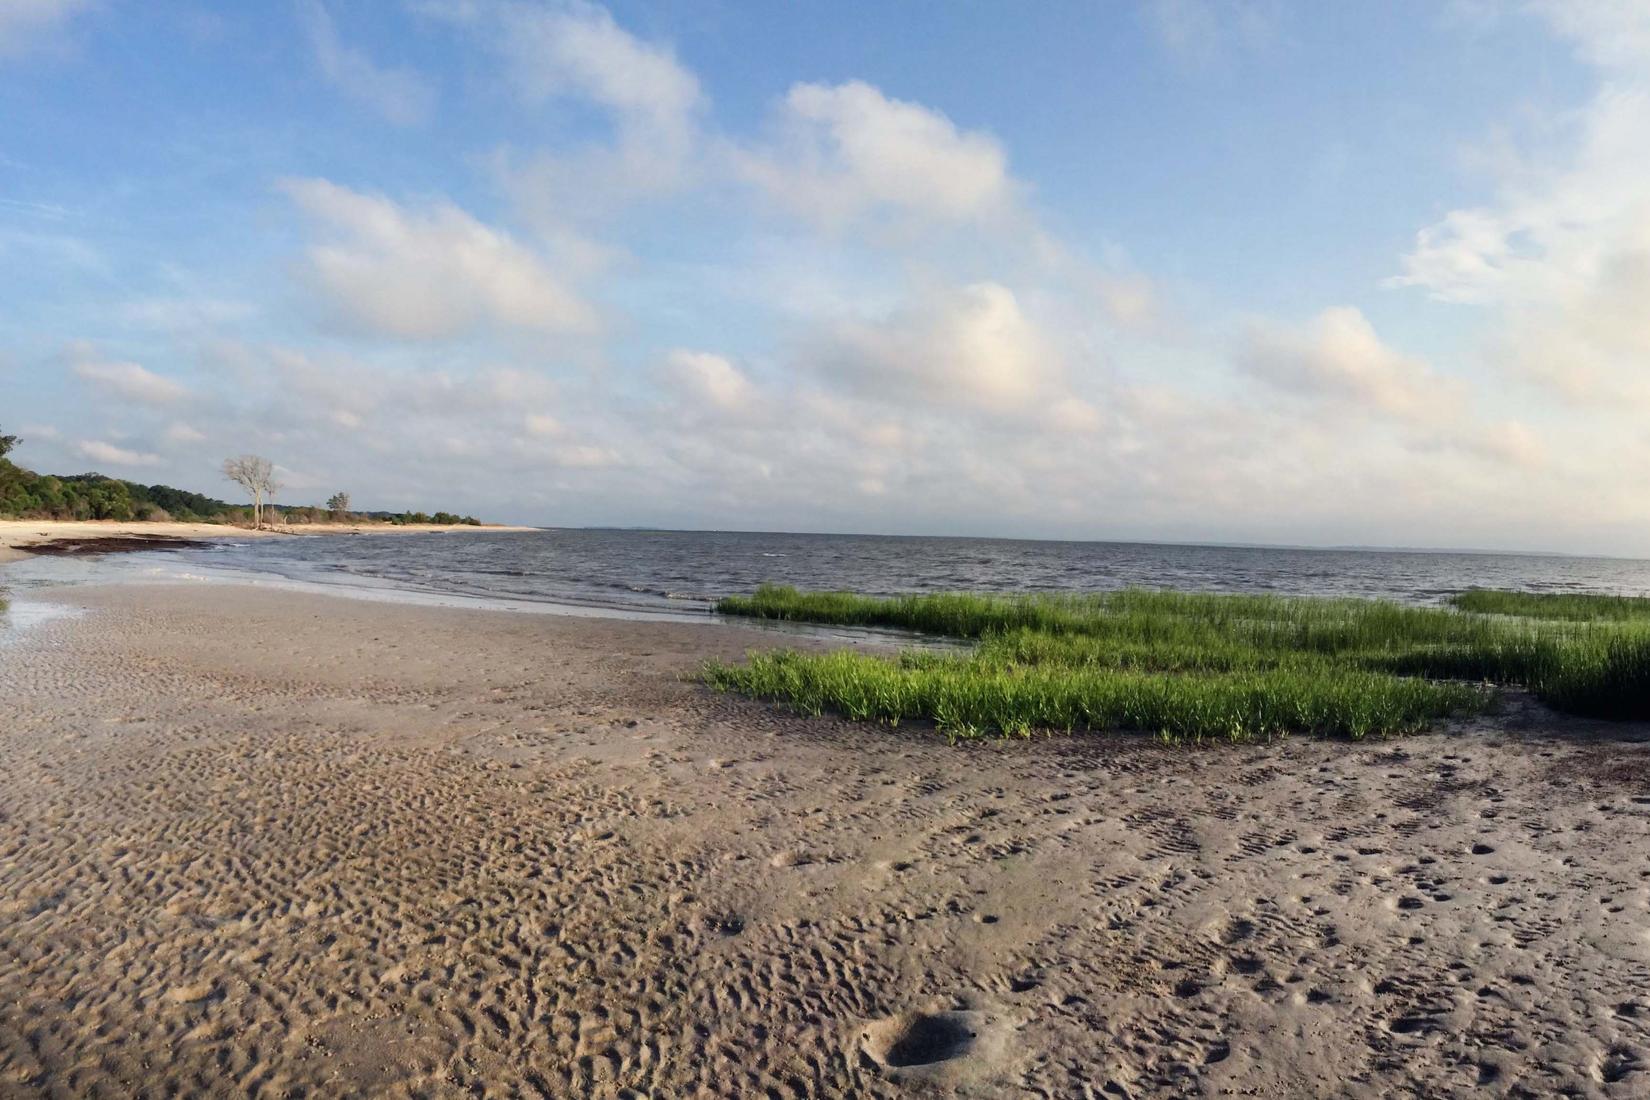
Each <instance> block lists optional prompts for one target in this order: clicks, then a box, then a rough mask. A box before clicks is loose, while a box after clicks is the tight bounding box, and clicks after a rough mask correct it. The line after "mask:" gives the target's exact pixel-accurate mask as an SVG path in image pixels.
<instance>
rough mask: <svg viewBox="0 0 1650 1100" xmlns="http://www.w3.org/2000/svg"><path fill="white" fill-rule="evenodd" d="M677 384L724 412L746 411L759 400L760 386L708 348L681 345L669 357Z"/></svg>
mask: <svg viewBox="0 0 1650 1100" xmlns="http://www.w3.org/2000/svg"><path fill="white" fill-rule="evenodd" d="M665 365H666V369H667V370H668V371H669V373H670V377H671V378H672V380H673V381H675V383H676V384H677V386H678V387H679V388H680V389H681V390H682V391H683V392H685V393H686V394H688V395H689V396H690V397H691V398H693V399H694V400H695V401H697V402H699V403H701V404H708V405H710V406H712V407H714V408H717V409H720V410H722V411H724V412H742V411H745V410H746V409H748V408H750V406H751V405H752V403H753V402H754V401H755V393H756V389H755V387H754V386H752V385H751V381H750V379H749V378H746V377H745V375H744V373H743V372H742V371H740V369H739V368H738V367H736V366H734V365H733V364H732V363H730V362H728V360H727V359H725V358H723V357H722V356H720V355H714V354H712V353H711V352H708V351H688V350H685V349H680V348H679V349H677V350H676V351H673V352H671V353H670V355H669V356H668V357H667V358H666V364H665Z"/></svg>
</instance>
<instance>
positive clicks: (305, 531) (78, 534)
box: [0, 519, 534, 564]
mask: <svg viewBox="0 0 1650 1100" xmlns="http://www.w3.org/2000/svg"><path fill="white" fill-rule="evenodd" d="M531 530H534V528H531V527H502V526H498V525H493V524H488V525H484V526H481V527H477V526H475V525H474V524H444V523H419V524H406V525H396V524H388V523H302V524H292V525H289V526H284V527H276V528H268V529H265V530H261V531H253V530H251V529H250V528H245V527H230V526H228V525H226V524H222V523H176V522H170V521H168V522H165V523H140V522H136V521H132V522H121V521H118V520H56V519H47V520H41V519H0V564H4V563H5V562H8V561H16V560H18V559H19V558H22V557H26V556H27V555H28V551H29V550H30V548H31V547H36V546H39V545H41V544H43V543H53V542H69V541H74V542H78V541H82V540H91V539H109V540H111V541H112V540H119V539H132V538H145V539H155V540H177V539H184V540H195V539H224V538H233V539H247V538H284V537H289V536H293V535H414V534H421V533H424V534H427V533H429V532H432V531H459V532H476V531H531Z"/></svg>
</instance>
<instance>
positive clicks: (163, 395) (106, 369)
mask: <svg viewBox="0 0 1650 1100" xmlns="http://www.w3.org/2000/svg"><path fill="white" fill-rule="evenodd" d="M72 354H74V355H75V356H76V362H75V363H74V367H73V370H74V373H75V376H76V377H78V378H80V379H81V380H82V381H85V382H89V383H91V384H92V385H93V386H94V387H96V388H97V389H98V390H99V391H100V392H102V393H104V394H107V395H109V396H111V397H118V398H121V399H123V400H127V401H136V402H139V403H141V404H145V405H172V404H176V403H177V402H179V401H182V400H183V399H184V398H185V397H187V396H188V395H189V391H188V390H187V389H185V388H184V387H183V385H181V384H180V383H178V382H174V381H173V380H172V379H170V378H164V377H162V376H161V375H158V374H156V373H155V372H154V371H151V370H149V369H148V368H146V367H144V366H142V365H141V364H138V363H129V362H123V361H118V360H105V359H98V358H93V357H92V353H91V350H90V349H89V348H77V349H74V350H73V352H72Z"/></svg>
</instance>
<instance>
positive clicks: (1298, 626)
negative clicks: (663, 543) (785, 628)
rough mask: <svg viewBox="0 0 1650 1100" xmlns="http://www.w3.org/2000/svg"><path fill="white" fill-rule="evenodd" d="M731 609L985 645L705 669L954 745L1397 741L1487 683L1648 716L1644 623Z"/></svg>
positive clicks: (1406, 615) (1349, 605) (1270, 611)
mask: <svg viewBox="0 0 1650 1100" xmlns="http://www.w3.org/2000/svg"><path fill="white" fill-rule="evenodd" d="M1514 603H1516V601H1514ZM1511 605H1513V604H1509V606H1511ZM717 609H718V610H719V611H721V612H722V613H723V614H729V615H746V616H755V617H759V618H766V619H775V620H784V621H792V622H809V623H831V624H843V625H859V626H884V627H898V628H902V629H906V630H913V631H921V632H925V633H929V634H937V635H945V636H948V637H954V638H962V639H967V640H971V641H974V642H975V643H976V645H975V647H974V649H973V650H972V651H971V652H969V653H967V654H964V655H951V654H937V653H931V652H923V651H911V652H907V653H905V654H902V655H900V656H899V657H897V658H885V657H877V656H867V655H865V654H860V653H848V652H838V653H825V654H815V653H809V654H802V653H795V652H789V651H784V652H778V653H767V654H753V655H752V656H751V658H750V660H749V661H748V662H747V663H746V664H744V665H728V664H721V663H712V664H710V665H708V666H707V667H706V669H705V677H706V679H707V681H708V682H709V683H710V684H712V685H713V686H715V687H717V688H720V689H723V690H730V691H737V692H740V693H743V694H747V695H752V696H757V697H761V698H767V699H773V700H776V701H780V702H784V703H787V704H789V705H790V706H792V707H793V708H794V709H796V710H798V711H800V712H802V713H806V714H817V713H820V712H822V711H826V710H830V711H835V712H838V713H841V714H844V715H847V716H848V717H850V718H855V719H861V720H880V721H888V722H899V721H902V720H906V719H929V720H932V721H934V722H935V723H937V724H938V725H939V727H940V728H941V729H942V730H944V731H945V732H947V733H948V734H950V735H952V736H978V735H985V734H1001V735H1011V736H1012V735H1024V734H1027V733H1029V732H1031V731H1032V730H1037V729H1050V730H1076V729H1135V730H1144V731H1148V732H1152V733H1157V734H1161V735H1163V736H1165V737H1168V738H1170V739H1174V740H1199V739H1206V738H1218V739H1223V740H1253V739H1257V738H1268V737H1274V736H1281V735H1285V734H1294V733H1312V734H1321V735H1327V736H1341V737H1350V738H1354V739H1356V738H1363V737H1371V736H1387V735H1392V734H1399V733H1408V732H1413V731H1416V730H1420V729H1425V728H1427V727H1428V726H1430V725H1432V724H1433V723H1435V722H1437V721H1439V720H1441V719H1444V718H1447V717H1449V716H1452V715H1462V714H1469V713H1473V712H1476V711H1480V710H1482V709H1484V708H1485V707H1486V706H1487V705H1488V704H1489V702H1490V693H1489V692H1488V691H1487V690H1486V688H1485V686H1484V685H1487V684H1508V685H1518V686H1522V687H1526V688H1528V689H1530V690H1531V691H1532V692H1534V693H1535V694H1536V695H1537V696H1539V697H1540V698H1542V699H1543V700H1544V701H1546V702H1547V703H1548V704H1550V705H1552V706H1554V707H1556V708H1558V709H1560V710H1565V711H1569V712H1572V713H1577V714H1585V715H1591V716H1596V717H1605V718H1647V717H1650V620H1647V621H1645V622H1643V623H1639V622H1637V621H1635V620H1633V619H1631V618H1624V617H1616V618H1613V619H1602V618H1601V619H1596V620H1584V621H1557V620H1553V619H1550V618H1546V617H1542V618H1533V617H1529V616H1522V617H1515V616H1510V615H1508V614H1506V613H1505V612H1497V613H1495V614H1481V613H1477V612H1476V611H1464V610H1461V609H1459V608H1435V607H1411V606H1406V605H1402V604H1397V603H1392V602H1388V601H1377V600H1353V599H1306V598H1289V597H1279V596H1249V595H1241V596H1232V595H1215V594H1198V593H1179V592H1148V591H1124V592H1114V593H1096V594H1083V595H1053V594H1048V595H1014V596H1000V595H981V594H968V593H958V594H940V595H923V596H896V597H888V598H878V597H867V596H859V595H854V594H852V593H843V592H799V591H797V590H795V589H791V588H784V587H779V586H772V585H767V586H763V587H762V588H760V589H758V590H757V592H756V593H754V594H753V595H750V596H733V597H728V598H727V599H724V600H723V601H721V603H720V604H719V605H718V608H717Z"/></svg>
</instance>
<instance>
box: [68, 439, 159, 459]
mask: <svg viewBox="0 0 1650 1100" xmlns="http://www.w3.org/2000/svg"><path fill="white" fill-rule="evenodd" d="M75 450H76V451H77V452H79V453H80V455H81V456H82V457H85V458H89V459H91V460H92V461H93V462H105V463H108V464H109V465H111V466H159V465H160V464H161V463H162V462H163V461H164V460H163V459H162V458H161V457H160V455H157V454H150V453H149V452H147V451H130V450H127V449H126V448H125V447H117V446H115V445H114V444H113V443H105V442H104V441H103V440H101V439H86V440H82V441H80V442H79V443H76V444H75Z"/></svg>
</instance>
